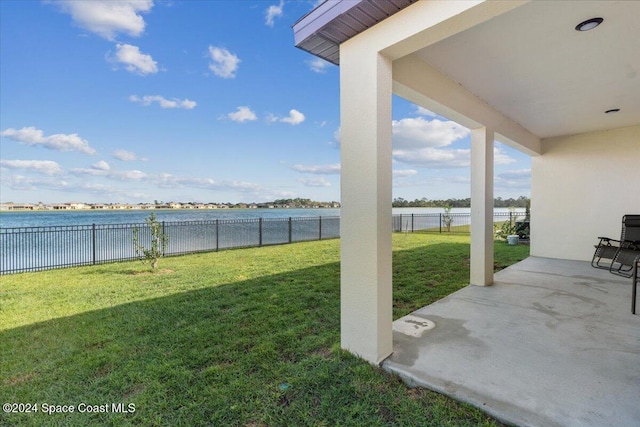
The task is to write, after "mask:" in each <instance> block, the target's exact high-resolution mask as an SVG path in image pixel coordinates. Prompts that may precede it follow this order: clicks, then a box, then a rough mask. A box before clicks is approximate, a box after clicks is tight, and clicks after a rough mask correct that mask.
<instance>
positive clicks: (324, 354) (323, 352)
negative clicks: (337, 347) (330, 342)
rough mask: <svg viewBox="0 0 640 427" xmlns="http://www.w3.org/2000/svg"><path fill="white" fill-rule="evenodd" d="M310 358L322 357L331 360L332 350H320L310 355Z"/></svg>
mask: <svg viewBox="0 0 640 427" xmlns="http://www.w3.org/2000/svg"><path fill="white" fill-rule="evenodd" d="M309 355H310V356H320V357H322V358H323V359H329V358H330V357H331V349H330V348H327V347H323V348H319V349H317V350H314V351H312V352H310V353H309Z"/></svg>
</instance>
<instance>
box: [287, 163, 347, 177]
mask: <svg viewBox="0 0 640 427" xmlns="http://www.w3.org/2000/svg"><path fill="white" fill-rule="evenodd" d="M291 169H293V170H295V171H298V172H302V173H313V174H317V175H338V174H340V163H334V164H330V165H309V166H305V165H300V164H296V165H293V166H291Z"/></svg>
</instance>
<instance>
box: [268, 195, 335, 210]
mask: <svg viewBox="0 0 640 427" xmlns="http://www.w3.org/2000/svg"><path fill="white" fill-rule="evenodd" d="M270 204H272V205H275V206H288V207H291V208H306V207H327V208H329V207H333V206H334V205H335V206H337V205H339V203H338V202H318V201H315V200H311V199H302V198H300V197H298V198H295V199H277V200H274V201H273V202H271V203H270Z"/></svg>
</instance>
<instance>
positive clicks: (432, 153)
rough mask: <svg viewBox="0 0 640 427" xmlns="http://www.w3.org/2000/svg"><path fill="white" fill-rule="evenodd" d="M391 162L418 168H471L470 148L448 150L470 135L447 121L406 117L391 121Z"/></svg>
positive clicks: (457, 125)
mask: <svg viewBox="0 0 640 427" xmlns="http://www.w3.org/2000/svg"><path fill="white" fill-rule="evenodd" d="M392 131H393V158H394V160H396V161H398V162H402V163H406V164H409V165H413V166H417V167H429V168H462V167H468V166H469V165H470V156H471V151H470V150H469V149H447V148H445V147H447V146H449V145H451V144H453V143H454V142H455V141H458V140H460V139H462V138H465V137H467V136H468V135H469V130H468V129H467V128H465V127H463V126H461V125H459V124H457V123H456V122H452V121H448V120H440V119H433V120H426V119H425V118H423V117H415V118H405V119H401V120H394V121H393V122H392Z"/></svg>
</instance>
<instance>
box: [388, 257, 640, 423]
mask: <svg viewBox="0 0 640 427" xmlns="http://www.w3.org/2000/svg"><path fill="white" fill-rule="evenodd" d="M429 321H430V322H433V323H435V327H433V324H431V323H430V322H429ZM429 327H433V328H432V329H429ZM393 340H394V343H393V345H394V353H393V354H392V355H391V356H390V357H389V358H388V359H386V360H385V361H384V362H383V365H382V366H383V368H384V369H386V370H387V371H390V372H393V373H395V374H397V375H399V376H400V377H401V378H403V380H405V381H406V382H407V383H408V384H410V385H414V386H422V387H425V388H429V389H432V390H435V391H438V392H441V393H443V394H446V395H449V396H451V397H453V398H455V399H457V400H461V401H464V402H467V403H470V404H472V405H474V406H476V407H479V408H481V409H482V410H484V411H485V412H487V413H489V414H491V415H493V416H494V417H496V418H498V419H499V420H501V421H503V422H506V423H508V424H515V425H518V426H545V427H546V426H598V427H600V426H618V427H621V426H636V427H637V426H640V315H635V316H634V315H632V314H631V279H625V278H622V277H618V276H614V275H612V274H610V273H608V272H607V271H604V270H596V269H594V268H592V267H591V266H590V264H589V263H588V262H581V261H566V260H557V259H547V258H535V257H531V258H528V259H526V260H524V261H522V262H520V263H518V264H515V265H513V266H511V267H509V268H506V269H504V270H502V271H500V272H498V273H496V275H495V283H494V284H493V285H492V286H490V287H486V288H484V287H478V286H468V287H466V288H464V289H462V290H460V291H458V292H456V293H454V294H452V295H450V296H448V297H447V298H444V299H442V300H440V301H438V302H436V303H434V304H432V305H430V306H427V307H424V308H422V309H420V310H417V311H416V312H414V313H413V314H412V315H410V316H407V317H404V318H402V319H399V320H397V321H395V322H394V332H393Z"/></svg>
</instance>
